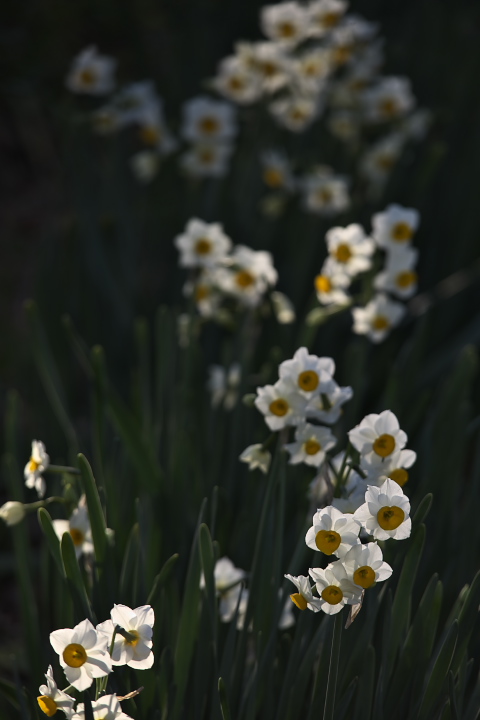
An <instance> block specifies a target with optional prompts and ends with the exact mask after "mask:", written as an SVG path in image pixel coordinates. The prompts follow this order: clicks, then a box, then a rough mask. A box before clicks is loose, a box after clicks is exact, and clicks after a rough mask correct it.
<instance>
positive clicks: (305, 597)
mask: <svg viewBox="0 0 480 720" xmlns="http://www.w3.org/2000/svg"><path fill="white" fill-rule="evenodd" d="M284 577H286V578H287V580H290V581H291V582H292V583H293V584H294V585H295V587H296V588H297V592H296V593H293V594H292V595H290V599H291V601H292V602H293V603H294V604H295V605H296V606H297V607H298V608H299V609H300V610H306V609H307V608H308V609H309V610H312V611H313V612H318V611H319V610H320V602H319V599H318V597H316V596H315V595H314V594H313V592H312V590H313V587H312V585H310V578H309V577H308V575H285V576H284Z"/></svg>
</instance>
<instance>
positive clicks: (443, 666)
mask: <svg viewBox="0 0 480 720" xmlns="http://www.w3.org/2000/svg"><path fill="white" fill-rule="evenodd" d="M457 638H458V622H457V621H456V620H455V622H454V623H453V625H452V626H451V627H450V629H449V631H448V633H447V635H446V637H445V640H444V642H443V644H442V645H441V646H440V648H439V650H438V652H437V654H436V655H435V657H434V658H433V661H432V663H431V666H430V669H429V672H428V673H427V677H426V679H425V684H424V691H423V695H422V698H421V701H420V709H419V711H418V720H426V718H428V716H429V713H430V712H431V710H432V709H433V707H434V705H435V704H436V703H437V702H438V701H439V700H440V697H441V693H442V690H443V687H444V684H445V680H446V678H447V675H448V671H449V670H450V665H451V663H452V660H453V654H454V652H455V647H456V644H457Z"/></svg>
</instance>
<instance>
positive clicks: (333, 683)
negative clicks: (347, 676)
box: [323, 611, 344, 720]
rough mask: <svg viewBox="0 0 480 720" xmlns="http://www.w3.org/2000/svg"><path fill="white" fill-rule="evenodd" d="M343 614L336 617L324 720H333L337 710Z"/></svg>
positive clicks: (340, 613)
mask: <svg viewBox="0 0 480 720" xmlns="http://www.w3.org/2000/svg"><path fill="white" fill-rule="evenodd" d="M343 620H344V618H343V613H342V612H341V611H340V612H339V613H337V614H336V615H335V621H334V625H333V638H332V649H331V654H330V665H329V668H328V681H327V694H326V696H325V708H324V711H323V720H333V713H334V710H335V695H336V692H337V675H338V661H339V659H340V644H341V640H342V627H343Z"/></svg>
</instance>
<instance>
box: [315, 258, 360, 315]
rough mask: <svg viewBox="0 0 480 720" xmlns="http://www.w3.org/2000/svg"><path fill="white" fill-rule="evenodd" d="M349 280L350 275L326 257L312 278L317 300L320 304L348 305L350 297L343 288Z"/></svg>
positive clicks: (348, 285) (348, 284) (347, 284)
mask: <svg viewBox="0 0 480 720" xmlns="http://www.w3.org/2000/svg"><path fill="white" fill-rule="evenodd" d="M351 282H352V280H351V277H350V276H349V275H347V273H346V272H344V271H342V269H341V268H339V265H338V263H337V262H335V261H332V259H331V258H327V260H326V261H325V263H324V264H323V267H322V270H321V272H320V274H319V275H316V277H315V280H314V285H315V290H316V293H317V298H318V302H319V303H321V304H322V305H350V302H351V298H350V295H349V294H348V293H347V292H345V290H346V289H347V288H348V287H350V284H351Z"/></svg>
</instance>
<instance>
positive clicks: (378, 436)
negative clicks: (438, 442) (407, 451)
mask: <svg viewBox="0 0 480 720" xmlns="http://www.w3.org/2000/svg"><path fill="white" fill-rule="evenodd" d="M348 437H349V439H350V442H351V443H352V445H353V447H354V448H355V449H356V450H358V452H359V453H360V454H361V455H362V457H364V458H365V462H366V463H368V464H369V465H381V464H382V463H383V462H384V461H385V459H386V458H388V457H390V456H391V455H392V454H393V453H395V452H398V451H399V450H402V448H404V447H405V445H406V444H407V435H406V433H405V432H404V431H403V430H401V429H400V424H399V422H398V419H397V417H396V415H394V413H393V412H392V411H391V410H384V411H383V412H381V413H380V414H376V413H371V414H370V415H366V416H365V417H364V418H363V420H362V422H361V423H359V424H358V425H357V426H356V427H354V428H353V430H350V431H349V433H348Z"/></svg>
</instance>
